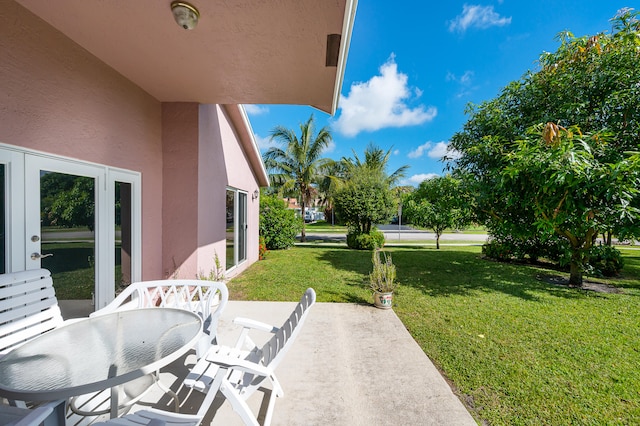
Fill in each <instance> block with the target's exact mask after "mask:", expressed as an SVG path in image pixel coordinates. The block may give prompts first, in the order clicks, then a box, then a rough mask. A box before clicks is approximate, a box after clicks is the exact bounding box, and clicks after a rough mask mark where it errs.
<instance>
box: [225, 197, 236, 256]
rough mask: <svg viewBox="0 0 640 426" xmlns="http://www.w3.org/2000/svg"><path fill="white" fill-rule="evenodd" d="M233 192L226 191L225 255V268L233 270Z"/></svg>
mask: <svg viewBox="0 0 640 426" xmlns="http://www.w3.org/2000/svg"><path fill="white" fill-rule="evenodd" d="M235 195H236V193H235V191H233V190H229V189H228V190H227V234H226V235H227V253H226V258H227V261H226V267H227V269H230V268H233V267H234V266H235V264H236V260H235V232H234V230H235V227H234V225H235Z"/></svg>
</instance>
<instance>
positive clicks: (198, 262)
mask: <svg viewBox="0 0 640 426" xmlns="http://www.w3.org/2000/svg"><path fill="white" fill-rule="evenodd" d="M163 123H164V125H163V145H164V153H165V164H164V191H163V192H164V202H163V211H164V214H163V221H164V241H163V264H164V268H165V275H166V276H175V277H181V278H193V277H195V276H196V275H197V274H199V273H202V274H204V275H208V273H209V271H211V270H212V269H213V268H214V257H215V256H216V255H217V256H218V258H219V260H220V263H221V264H222V265H223V267H224V265H225V261H226V257H225V256H226V249H225V248H226V246H225V244H226V242H225V241H226V235H225V225H226V223H225V217H226V210H225V202H226V198H225V197H226V188H227V187H232V188H235V189H239V190H242V191H246V192H247V193H248V196H247V202H248V206H247V210H248V212H247V225H248V229H247V261H245V262H244V263H242V264H240V265H238V267H237V268H234V270H232V271H229V272H228V273H227V274H226V275H227V277H231V276H234V275H237V274H238V273H239V272H241V271H243V270H244V269H246V267H248V266H249V265H250V264H251V263H252V262H254V261H255V260H257V258H258V201H257V200H251V194H252V193H253V191H254V190H256V189H258V184H257V181H256V178H255V176H254V174H253V172H252V170H251V168H250V167H249V165H248V163H247V160H246V156H245V153H244V151H243V150H242V148H241V146H240V143H239V141H238V136H237V134H236V132H235V131H234V127H233V125H232V123H231V122H230V120H229V118H228V116H227V115H226V113H225V109H224V108H223V107H221V106H220V105H197V104H190V103H165V104H163ZM192 224H193V225H195V226H192ZM187 225H188V226H191V228H189V229H187Z"/></svg>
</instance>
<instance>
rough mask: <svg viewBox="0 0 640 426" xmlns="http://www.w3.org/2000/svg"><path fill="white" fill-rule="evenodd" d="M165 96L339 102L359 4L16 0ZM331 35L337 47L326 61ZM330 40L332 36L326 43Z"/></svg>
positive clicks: (323, 106)
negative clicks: (194, 19) (192, 19)
mask: <svg viewBox="0 0 640 426" xmlns="http://www.w3.org/2000/svg"><path fill="white" fill-rule="evenodd" d="M16 1H17V2H18V3H20V4H21V5H22V6H24V7H26V8H27V9H29V10H30V11H31V12H32V13H34V14H36V15H37V16H39V17H40V18H41V19H43V20H44V21H46V22H48V23H49V24H50V25H52V26H53V27H55V28H56V29H58V30H59V31H61V32H62V33H64V34H65V35H66V36H67V37H69V38H71V39H72V40H73V41H75V42H76V43H78V44H79V45H80V46H82V47H83V48H85V49H86V50H88V51H89V52H90V53H91V54H93V55H94V56H96V57H98V58H99V59H101V60H102V61H103V62H105V63H106V64H108V65H109V66H111V67H112V68H114V69H115V70H116V71H118V72H119V73H120V74H122V75H123V76H125V77H126V78H127V79H129V80H131V81H132V82H134V83H135V84H137V85H138V86H140V87H141V88H142V89H143V90H145V91H146V92H148V93H149V94H150V95H152V96H153V97H155V98H156V99H158V100H159V101H162V102H178V101H179V102H198V103H206V104H248V103H257V104H294V105H311V106H314V107H316V108H318V109H320V110H322V111H325V112H328V113H331V114H333V113H334V112H335V110H336V108H337V103H338V97H339V94H340V88H341V86H342V78H343V74H344V68H345V64H346V58H347V53H348V49H349V42H350V38H351V31H352V26H353V20H354V18H355V10H356V4H357V0H331V1H317V0H270V1H264V0H215V1H214V0H192V1H191V4H192V5H193V6H195V7H196V8H197V9H198V10H199V12H200V20H199V23H198V25H197V27H196V28H195V29H193V30H190V31H189V30H184V29H183V28H181V27H180V26H178V24H176V22H175V21H174V18H173V15H172V12H171V7H170V4H171V1H169V0H163V1H158V0H154V1H131V0H109V1H86V0H56V1H50V0H16ZM331 34H340V35H341V38H340V41H339V51H338V52H336V53H335V54H334V55H333V56H337V58H335V57H333V58H332V59H333V60H335V61H337V66H327V62H330V61H329V58H328V57H327V49H328V46H329V45H330V44H331V43H330V42H329V40H330V37H329V35H331ZM332 40H334V39H332Z"/></svg>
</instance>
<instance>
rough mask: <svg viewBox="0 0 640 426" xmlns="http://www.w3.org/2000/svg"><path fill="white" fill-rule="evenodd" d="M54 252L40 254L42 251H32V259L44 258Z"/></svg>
mask: <svg viewBox="0 0 640 426" xmlns="http://www.w3.org/2000/svg"><path fill="white" fill-rule="evenodd" d="M51 256H53V253H47V254H40V253H31V260H38V259H44V258H45V257H51Z"/></svg>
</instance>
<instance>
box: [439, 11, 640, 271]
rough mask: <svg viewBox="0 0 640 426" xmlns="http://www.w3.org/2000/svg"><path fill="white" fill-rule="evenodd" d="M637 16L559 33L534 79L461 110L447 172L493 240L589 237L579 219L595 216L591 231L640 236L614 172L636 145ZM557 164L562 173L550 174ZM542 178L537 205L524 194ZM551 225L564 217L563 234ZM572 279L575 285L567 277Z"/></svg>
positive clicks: (639, 136) (639, 131)
mask: <svg viewBox="0 0 640 426" xmlns="http://www.w3.org/2000/svg"><path fill="white" fill-rule="evenodd" d="M637 18H638V13H637V12H634V11H633V10H631V9H624V10H621V11H620V12H619V13H618V15H617V16H616V17H615V18H614V19H613V20H612V22H613V28H614V32H613V33H612V34H606V33H601V34H597V35H595V36H584V37H575V36H574V35H573V34H571V33H570V32H563V33H561V34H560V35H559V36H558V40H559V42H560V47H559V48H558V50H557V51H556V52H554V53H543V54H542V55H541V57H540V68H539V70H538V71H537V72H527V73H526V74H525V75H524V76H523V77H522V78H521V79H520V80H518V81H515V82H512V83H510V84H509V85H508V86H507V87H505V88H504V89H503V90H502V92H501V93H500V94H499V95H498V96H497V97H496V98H495V99H492V100H489V101H486V102H483V103H482V104H480V105H477V106H470V107H469V108H468V110H467V113H468V114H469V115H470V119H469V120H468V121H467V123H466V124H465V125H464V128H463V130H462V131H460V132H458V133H456V134H455V135H454V136H453V137H452V140H451V147H452V148H454V149H455V150H457V151H459V152H461V153H462V156H461V157H460V158H459V159H457V160H456V161H455V165H454V173H455V174H456V176H459V177H463V178H465V179H468V180H469V182H470V184H471V192H472V193H473V194H474V195H475V203H476V205H477V211H476V213H477V215H478V217H477V219H478V220H479V221H480V222H481V223H483V224H485V225H486V226H487V228H488V229H489V231H490V233H491V234H492V235H494V236H498V237H506V236H509V238H512V239H513V241H516V242H517V241H523V242H524V241H530V240H531V239H537V240H539V241H541V242H545V241H549V240H550V239H552V238H553V237H554V235H556V236H558V235H560V234H565V236H564V237H562V238H567V239H569V240H570V239H571V238H573V237H569V236H567V233H569V234H572V235H581V236H580V237H579V238H586V237H588V236H591V234H587V233H585V232H584V229H585V228H584V226H586V225H585V223H584V221H585V219H586V217H590V220H593V219H592V218H591V216H592V215H597V217H598V223H597V226H595V227H594V228H593V230H592V231H590V232H604V231H609V232H615V233H617V234H624V235H626V236H629V237H631V236H638V235H640V227H639V226H640V221H638V220H637V218H636V217H634V215H633V214H632V211H633V209H634V208H635V209H636V210H637V207H638V206H639V205H640V202H639V197H638V196H637V195H634V194H631V195H632V198H631V199H630V198H629V197H628V196H627V195H629V194H626V193H625V194H624V195H620V196H614V194H615V192H616V190H620V188H621V187H625V186H626V183H621V181H620V179H622V178H621V175H620V174H619V173H618V172H616V170H621V169H624V168H627V167H628V166H629V164H632V163H634V160H633V157H629V156H628V155H627V154H625V153H626V152H629V151H637V150H638V141H639V140H640V23H639V22H638V19H637ZM545 123H555V124H556V125H557V126H556V127H554V126H551V125H550V126H547V127H546V132H547V133H545V134H544V135H541V134H540V132H541V131H542V130H543V127H542V126H544V125H545ZM530 129H534V131H533V133H531V132H530ZM563 129H566V130H563ZM536 132H537V136H534V133H536ZM542 137H544V140H552V141H553V143H551V147H549V146H548V145H545V144H541V143H540V140H543V139H542ZM534 142H535V143H534ZM547 144H548V142H547ZM545 147H546V148H545ZM629 162H630V163H629ZM560 165H562V167H566V168H567V169H566V170H567V171H566V172H562V171H561V170H560V169H558V168H556V166H560ZM530 170H536V172H537V174H536V175H534V174H533V173H530V172H529V171H530ZM605 171H607V172H606V173H605ZM632 171H633V170H632ZM550 173H554V174H550ZM614 175H615V178H614V177H613V176H614ZM542 176H544V177H545V178H547V179H549V180H548V181H547V182H545V186H544V187H542V188H544V190H543V192H542V193H541V194H538V196H539V197H538V199H537V201H534V198H531V196H532V194H531V192H530V191H532V190H534V188H536V183H542V182H540V179H541V177H542ZM516 177H517V179H516V180H514V181H510V180H509V179H511V178H513V179H515V178H516ZM508 178H509V179H508ZM602 185H606V186H607V188H606V189H602V188H601V186H602ZM537 189H540V187H538V188H537ZM537 189H536V190H537ZM631 192H633V191H631ZM565 193H566V194H567V197H566V198H564V199H563V198H562V195H563V194H565ZM551 194H561V196H560V198H559V199H557V198H554V197H552V196H551ZM571 196H575V199H574V200H573V201H572V200H571V199H570V198H571ZM551 199H554V200H555V202H556V203H559V202H560V201H561V200H563V201H562V205H561V206H560V207H562V210H563V212H562V214H560V213H558V215H556V216H553V211H548V210H545V215H547V219H544V218H543V216H542V213H543V210H544V209H543V204H542V203H543V202H544V201H546V200H551ZM587 199H588V203H587V201H586V200H587ZM596 199H597V200H596ZM581 200H582V201H581ZM623 200H624V202H623ZM549 202H551V201H549ZM621 203H624V204H625V207H624V208H625V210H624V212H621V211H620V208H621V206H622V204H621ZM557 205H558V204H556V206H557ZM587 205H589V206H592V207H593V208H591V209H590V208H587V207H584V206H587ZM581 206H583V207H584V208H582V207H581ZM596 206H597V208H596ZM546 207H549V206H546ZM589 212H590V213H589ZM585 215H587V216H585ZM549 218H551V219H553V220H554V221H556V222H557V220H560V219H561V218H562V219H563V222H562V223H563V225H562V227H563V228H564V231H562V232H558V231H557V229H556V228H554V226H553V225H552V221H551V220H549ZM556 222H554V223H556ZM556 224H557V223H556ZM592 224H593V223H591V224H590V225H592ZM570 227H574V228H575V229H572V230H570ZM558 229H559V228H558ZM585 244H586V243H585ZM534 246H535V244H534ZM577 246H580V244H577V245H575V247H577ZM583 248H584V247H583ZM576 256H577V254H576ZM574 266H575V265H574ZM572 280H574V281H575V280H577V278H576V276H575V275H574V274H572Z"/></svg>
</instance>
